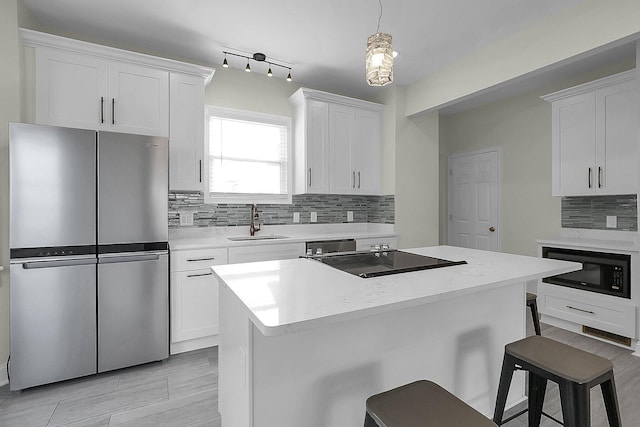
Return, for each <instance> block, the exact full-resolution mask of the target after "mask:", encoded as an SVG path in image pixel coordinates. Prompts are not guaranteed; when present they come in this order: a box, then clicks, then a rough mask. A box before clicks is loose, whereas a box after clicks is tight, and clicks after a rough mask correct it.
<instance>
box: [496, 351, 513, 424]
mask: <svg viewBox="0 0 640 427" xmlns="http://www.w3.org/2000/svg"><path fill="white" fill-rule="evenodd" d="M514 369H515V363H514V360H513V358H512V357H511V356H509V355H508V354H507V353H505V354H504V358H503V360H502V371H501V372H500V382H499V383H498V396H497V397H496V408H495V410H494V412H493V422H494V423H496V424H498V425H502V416H503V415H504V407H505V405H506V404H507V395H508V394H509V387H510V386H511V379H512V378H513V370H514Z"/></svg>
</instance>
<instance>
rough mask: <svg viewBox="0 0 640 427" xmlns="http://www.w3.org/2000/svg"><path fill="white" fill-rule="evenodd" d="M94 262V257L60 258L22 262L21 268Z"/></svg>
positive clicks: (95, 261)
mask: <svg viewBox="0 0 640 427" xmlns="http://www.w3.org/2000/svg"><path fill="white" fill-rule="evenodd" d="M96 263H97V260H96V259H95V258H75V259H61V260H55V261H27V262H24V263H22V268H24V269H26V270H29V269H32V268H53V267H69V266H76V265H91V264H96Z"/></svg>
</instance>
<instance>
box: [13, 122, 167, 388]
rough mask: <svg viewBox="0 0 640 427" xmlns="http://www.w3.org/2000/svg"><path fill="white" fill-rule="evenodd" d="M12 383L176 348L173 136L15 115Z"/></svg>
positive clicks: (152, 357) (97, 368) (162, 355)
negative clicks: (172, 332) (18, 119)
mask: <svg viewBox="0 0 640 427" xmlns="http://www.w3.org/2000/svg"><path fill="white" fill-rule="evenodd" d="M9 141H10V142H9V159H10V220H9V221H10V237H9V240H10V247H11V248H10V249H11V251H10V254H11V265H10V286H11V289H10V320H11V358H10V362H9V372H10V389H11V390H21V389H24V388H28V387H33V386H36V385H41V384H47V383H51V382H55V381H61V380H65V379H70V378H75V377H80V376H84V375H90V374H94V373H97V372H104V371H109V370H112V369H118V368H123V367H126V366H132V365H136V364H140V363H145V362H150V361H156V360H162V359H166V358H167V357H168V356H169V286H168V243H167V240H168V218H167V209H168V197H167V196H168V141H167V140H166V139H164V138H156V137H147V136H139V135H127V134H118V133H112V132H96V131H90V130H82V129H69V128H59V127H52V126H41V125H31V124H24V123H10V125H9Z"/></svg>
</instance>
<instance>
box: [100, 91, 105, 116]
mask: <svg viewBox="0 0 640 427" xmlns="http://www.w3.org/2000/svg"><path fill="white" fill-rule="evenodd" d="M100 123H104V96H101V97H100Z"/></svg>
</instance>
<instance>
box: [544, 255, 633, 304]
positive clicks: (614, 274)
mask: <svg viewBox="0 0 640 427" xmlns="http://www.w3.org/2000/svg"><path fill="white" fill-rule="evenodd" d="M542 257H543V258H550V259H559V260H563V261H573V262H579V263H581V264H582V270H578V271H572V272H571V273H565V274H559V275H557V276H551V277H547V278H544V279H542V281H543V282H546V283H552V284H554V285H560V286H568V287H570V288H576V289H582V290H585V291H591V292H598V293H601V294H606V295H614V296H617V297H622V298H631V255H624V254H611V253H605V252H592V251H581V250H575V249H563V248H551V247H543V248H542Z"/></svg>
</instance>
